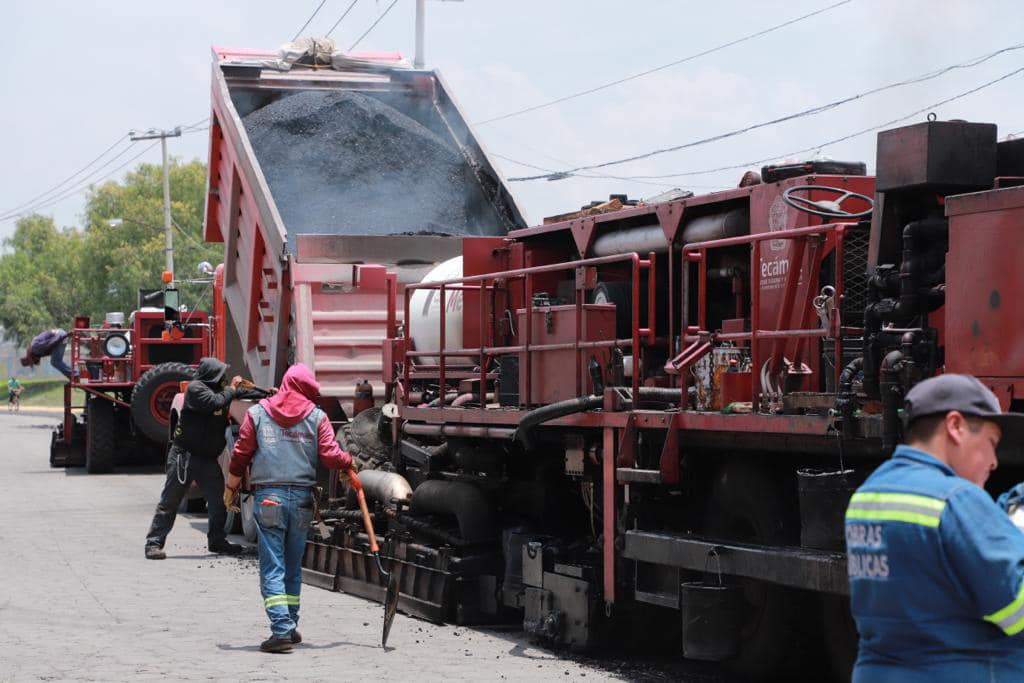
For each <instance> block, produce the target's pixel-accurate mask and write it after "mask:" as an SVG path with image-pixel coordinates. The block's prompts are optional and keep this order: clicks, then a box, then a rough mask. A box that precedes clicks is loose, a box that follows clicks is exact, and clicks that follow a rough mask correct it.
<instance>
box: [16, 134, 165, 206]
mask: <svg viewBox="0 0 1024 683" xmlns="http://www.w3.org/2000/svg"><path fill="white" fill-rule="evenodd" d="M159 144H160V142H159V141H157V142H154V143H153V144H151V145H149V146H148V147H146V148H145V149H143V150H142V151H141V152H139V153H138V154H136V155H135V156H133V157H132V158H130V159H128V161H126V162H124V163H123V164H121V165H120V166H118V167H117V168H115V169H114V170H112V171H111V172H110V173H108V174H107V175H105V176H104V177H103V178H101V179H100V180H101V181H102V180H106V179H107V178H109V177H110V176H112V175H114V174H115V173H117V172H118V171H120V170H121V169H122V168H124V167H125V166H127V165H128V164H130V163H132V162H133V161H135V160H136V159H138V158H139V157H141V156H142V155H143V154H145V153H146V152H148V151H149V150H151V149H153V148H154V147H156V146H157V145H159ZM129 149H131V147H127V148H125V152H127V151H128V150H129ZM121 154H124V152H122V153H121ZM118 156H121V155H120V154H119V155H118ZM116 158H117V157H115V159H116ZM111 161H113V159H112V160H111ZM108 164H109V162H108ZM105 165H106V164H105ZM101 168H102V167H101ZM98 170H100V169H97V171H98ZM94 174H95V172H94V173H93V174H91V175H94ZM89 185H91V183H90V182H88V181H83V182H82V183H79V184H78V185H77V186H75V187H73V188H70V189H68V190H67V191H65V192H62V193H61V194H60V195H58V196H56V197H54V198H52V199H50V200H48V201H45V202H40V203H38V204H36V205H34V206H31V207H29V208H28V209H26V210H24V211H21V212H19V213H16V214H5V215H3V216H0V223H2V222H6V221H9V220H11V219H12V218H17V217H18V216H20V215H23V214H25V213H34V212H36V211H38V210H39V209H45V208H46V207H48V206H52V205H54V204H56V203H58V202H60V201H63V200H64V199H67V198H68V197H71V196H73V195H75V194H78V193H79V192H81V191H82V190H84V189H86V188H87V187H88V186H89Z"/></svg>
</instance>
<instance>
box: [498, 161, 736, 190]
mask: <svg viewBox="0 0 1024 683" xmlns="http://www.w3.org/2000/svg"><path fill="white" fill-rule="evenodd" d="M491 155H492V156H495V157H497V158H499V159H504V160H505V161H508V162H511V163H513V164H518V165H519V166H524V167H526V168H532V169H534V170H535V171H548V172H551V173H554V172H555V171H553V170H552V169H550V168H544V167H543V166H537V165H535V164H530V163H527V162H525V161H519V160H518V159H513V158H512V157H508V156H505V155H504V154H498V153H497V152H492V153H491ZM573 177H575V178H587V179H593V180H625V181H628V182H631V183H636V184H638V185H650V186H652V187H660V188H663V189H665V190H671V189H673V188H672V187H671V186H670V185H669V184H666V183H652V182H650V181H647V180H639V179H637V178H632V177H629V176H617V175H607V174H597V173H594V174H589V173H579V174H573ZM687 187H688V188H692V189H695V190H721V189H724V188H723V187H722V186H721V185H714V186H712V185H687Z"/></svg>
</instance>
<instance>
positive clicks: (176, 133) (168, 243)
mask: <svg viewBox="0 0 1024 683" xmlns="http://www.w3.org/2000/svg"><path fill="white" fill-rule="evenodd" d="M128 135H129V137H130V139H131V141H132V142H137V141H139V140H156V139H157V138H159V139H160V151H161V152H162V154H163V161H164V263H165V266H166V269H167V272H169V273H172V274H173V273H174V246H173V240H172V239H171V235H172V232H171V181H170V178H169V177H168V172H167V170H168V169H167V138H177V137H181V126H177V127H175V129H174V130H155V129H152V128H150V129H149V130H148V131H146V132H145V133H136V132H135V131H131V132H129V133H128ZM170 284H171V285H172V286H173V285H174V281H173V280H172V281H171V283H170Z"/></svg>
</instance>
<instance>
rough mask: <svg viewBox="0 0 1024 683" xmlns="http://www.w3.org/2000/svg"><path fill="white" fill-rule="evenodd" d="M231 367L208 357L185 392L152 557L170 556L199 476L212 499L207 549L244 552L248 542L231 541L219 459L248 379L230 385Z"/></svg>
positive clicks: (151, 539) (153, 528) (149, 546)
mask: <svg viewBox="0 0 1024 683" xmlns="http://www.w3.org/2000/svg"><path fill="white" fill-rule="evenodd" d="M227 369H228V366H227V365H226V364H225V363H222V362H221V361H219V360H217V359H216V358H202V359H200V360H199V365H198V366H196V378H195V379H194V380H192V381H191V382H189V383H188V388H187V389H186V390H185V403H184V405H183V406H182V409H181V417H180V419H179V420H178V425H177V426H176V427H175V429H174V435H173V437H172V439H171V447H170V448H169V449H168V450H167V466H166V471H167V477H166V479H165V480H164V488H163V491H162V492H161V494H160V502H159V503H157V506H156V512H155V513H154V514H153V523H152V524H151V525H150V527H149V533H147V534H146V559H149V560H162V559H164V558H165V557H167V554H166V553H165V552H164V544H165V543H166V542H167V535H168V534H170V533H171V528H172V527H173V526H174V520H175V518H176V517H177V514H178V506H179V505H180V504H181V500H182V498H184V497H185V494H186V493H188V489H189V486H190V485H191V483H192V481H193V480H195V482H196V484H198V485H199V489H200V490H201V491H202V492H203V497H204V498H206V509H207V513H208V520H209V528H208V529H207V531H206V539H207V548H209V550H210V552H211V553H217V554H218V555H237V554H238V553H240V552H242V546H240V545H237V544H235V543H229V542H228V540H227V534H226V532H225V531H224V525H225V522H226V521H227V510H226V509H225V508H224V499H223V496H222V493H223V490H224V473H223V472H221V468H220V463H218V462H217V456H219V455H220V454H221V453H222V452H223V451H224V447H225V446H226V445H227V437H226V435H225V431H226V429H227V426H228V409H229V408H230V406H231V401H233V400H234V398H235V393H236V389H235V388H236V387H237V386H238V383H239V382H241V381H242V378H241V377H239V376H237V375H236V376H235V377H234V378H232V380H231V383H230V386H226V384H227V383H226V381H225V375H226V373H227Z"/></svg>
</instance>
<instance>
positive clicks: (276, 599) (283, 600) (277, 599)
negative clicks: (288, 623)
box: [263, 595, 289, 607]
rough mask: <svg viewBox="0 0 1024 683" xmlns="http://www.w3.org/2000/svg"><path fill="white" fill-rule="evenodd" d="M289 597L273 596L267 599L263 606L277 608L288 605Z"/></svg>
mask: <svg viewBox="0 0 1024 683" xmlns="http://www.w3.org/2000/svg"><path fill="white" fill-rule="evenodd" d="M288 597H289V596H287V595H271V596H270V597H269V598H267V599H265V600H264V601H263V606H264V607H275V606H277V605H287V604H288Z"/></svg>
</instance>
